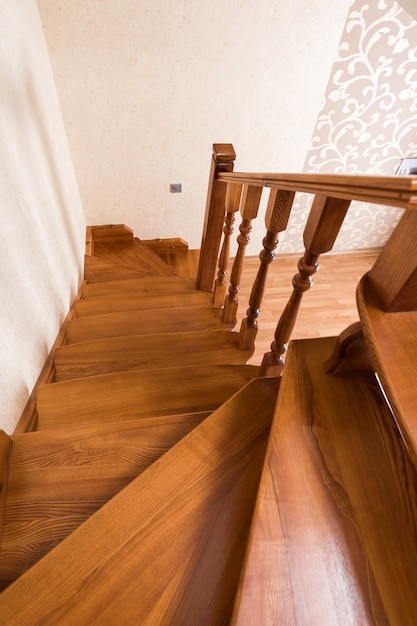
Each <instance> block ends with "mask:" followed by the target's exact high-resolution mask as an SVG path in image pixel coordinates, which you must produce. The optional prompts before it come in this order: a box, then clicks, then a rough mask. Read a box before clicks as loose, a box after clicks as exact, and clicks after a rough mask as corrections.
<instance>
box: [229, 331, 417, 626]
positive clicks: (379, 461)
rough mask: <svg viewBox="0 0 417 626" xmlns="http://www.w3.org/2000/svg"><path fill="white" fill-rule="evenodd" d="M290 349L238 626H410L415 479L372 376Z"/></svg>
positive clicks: (319, 350) (327, 348)
mask: <svg viewBox="0 0 417 626" xmlns="http://www.w3.org/2000/svg"><path fill="white" fill-rule="evenodd" d="M333 347H334V340H332V339H312V340H300V341H294V342H292V343H291V345H290V350H289V353H288V357H287V363H286V368H285V371H284V375H283V379H282V383H281V389H280V394H279V399H278V403H277V408H276V415H275V419H274V424H273V429H272V434H271V442H270V446H269V449H268V452H267V459H266V466H265V471H264V474H263V478H262V482H261V487H260V494H259V498H258V502H257V506H256V510H255V515H254V522H253V526H252V531H251V539H250V543H249V550H248V554H247V559H246V566H245V570H244V575H243V578H242V581H241V587H240V590H239V599H238V601H237V603H236V607H235V614H234V619H233V620H232V623H233V624H235V625H239V626H241V625H243V624H244V625H245V626H249V625H251V624H253V625H254V626H255V625H256V626H258V625H259V624H268V625H272V624H277V625H279V626H282V625H286V624H288V625H289V624H297V625H298V624H300V625H304V624H325V625H328V626H334V625H335V624H340V625H342V624H343V625H348V624H349V625H352V626H357V625H358V624H361V625H365V624H377V625H378V626H380V625H382V624H391V625H397V626H400V625H402V626H405V625H410V626H411V625H412V624H415V623H416V618H417V570H416V567H415V564H416V562H417V545H416V542H415V536H416V530H417V491H416V485H417V481H416V478H417V476H416V473H415V469H414V467H413V465H412V463H411V460H410V458H409V455H408V452H407V449H406V447H405V446H404V443H403V441H402V439H401V437H400V435H399V432H398V430H397V428H396V424H395V421H394V420H393V418H392V415H391V413H390V411H389V410H388V408H387V406H386V404H385V402H384V400H383V398H382V395H381V393H380V391H379V388H378V387H377V385H376V382H375V379H374V377H373V375H372V374H371V375H356V376H344V377H338V378H336V377H330V376H328V375H326V374H324V372H323V363H324V362H325V360H326V359H327V358H328V356H329V355H330V354H331V352H332V349H333Z"/></svg>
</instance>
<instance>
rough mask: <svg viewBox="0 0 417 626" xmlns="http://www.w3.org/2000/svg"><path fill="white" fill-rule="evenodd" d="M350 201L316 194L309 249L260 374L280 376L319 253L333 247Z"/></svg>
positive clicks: (309, 225)
mask: <svg viewBox="0 0 417 626" xmlns="http://www.w3.org/2000/svg"><path fill="white" fill-rule="evenodd" d="M350 202H351V201H350V200H340V199H337V198H330V197H327V196H323V195H321V194H320V195H316V196H315V198H314V201H313V205H312V207H311V211H310V214H309V217H308V220H307V223H306V226H305V229H304V245H305V248H306V251H305V253H304V256H303V257H302V258H301V259H300V260H299V262H298V273H297V274H296V275H295V276H294V278H293V281H292V284H293V287H294V290H293V293H292V295H291V297H290V299H289V301H288V303H287V306H286V307H285V309H284V312H283V313H282V315H281V318H280V320H279V322H278V326H277V329H276V332H275V339H274V341H273V342H272V344H271V352H267V353H266V354H265V355H264V358H263V361H262V364H261V369H260V375H261V376H280V375H281V373H282V369H283V366H284V358H283V357H284V354H285V351H286V349H287V343H288V341H289V339H290V337H291V334H292V331H293V329H294V325H295V322H296V319H297V315H298V311H299V308H300V304H301V300H302V296H303V293H304V292H305V291H307V290H308V289H310V287H311V286H312V285H313V280H312V276H313V274H314V273H315V272H316V271H317V270H318V267H319V266H318V262H317V261H318V258H319V256H320V254H323V253H324V252H328V251H329V250H331V249H332V247H333V244H334V242H335V239H336V237H337V235H338V233H339V230H340V227H341V226H342V223H343V220H344V218H345V215H346V212H347V210H348V208H349V205H350Z"/></svg>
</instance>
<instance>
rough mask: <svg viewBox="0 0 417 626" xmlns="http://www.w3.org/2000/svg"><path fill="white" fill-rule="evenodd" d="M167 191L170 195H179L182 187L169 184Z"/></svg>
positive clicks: (178, 184)
mask: <svg viewBox="0 0 417 626" xmlns="http://www.w3.org/2000/svg"><path fill="white" fill-rule="evenodd" d="M169 190H170V192H171V193H181V192H182V185H181V183H171V184H170V186H169Z"/></svg>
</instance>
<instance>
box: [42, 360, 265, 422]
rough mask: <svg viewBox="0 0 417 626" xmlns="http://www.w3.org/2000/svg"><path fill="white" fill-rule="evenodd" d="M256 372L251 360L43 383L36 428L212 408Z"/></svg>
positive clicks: (257, 369) (218, 404)
mask: <svg viewBox="0 0 417 626" xmlns="http://www.w3.org/2000/svg"><path fill="white" fill-rule="evenodd" d="M258 373H259V368H258V367H255V366H251V365H213V366H196V367H178V368H176V367H173V368H164V369H158V370H141V371H132V372H121V373H117V374H103V375H102V376H91V377H89V378H79V379H76V380H70V381H66V382H62V383H52V384H50V385H42V386H40V387H39V389H38V398H37V409H38V430H44V429H49V428H68V427H71V426H77V425H82V424H86V423H88V424H95V423H97V424H100V423H103V422H104V421H123V420H126V419H132V418H134V417H152V416H158V415H167V414H177V413H190V412H195V411H196V412H200V411H214V410H215V409H216V408H218V407H219V406H220V405H221V404H222V403H223V402H225V401H226V400H227V399H228V398H230V396H232V395H233V394H234V393H236V392H237V391H238V390H239V389H240V388H241V387H243V386H244V385H246V383H247V382H248V381H249V380H251V379H252V378H255V377H256V376H257V375H258Z"/></svg>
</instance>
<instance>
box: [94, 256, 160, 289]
mask: <svg viewBox="0 0 417 626" xmlns="http://www.w3.org/2000/svg"><path fill="white" fill-rule="evenodd" d="M146 276H149V277H153V276H155V273H154V272H150V271H149V270H141V269H132V268H131V267H126V266H122V265H116V264H115V263H112V262H111V261H107V260H106V259H100V258H98V257H92V256H85V257H84V279H85V280H86V281H88V282H89V283H96V282H101V281H107V280H113V281H114V280H120V279H126V278H143V277H146Z"/></svg>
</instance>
